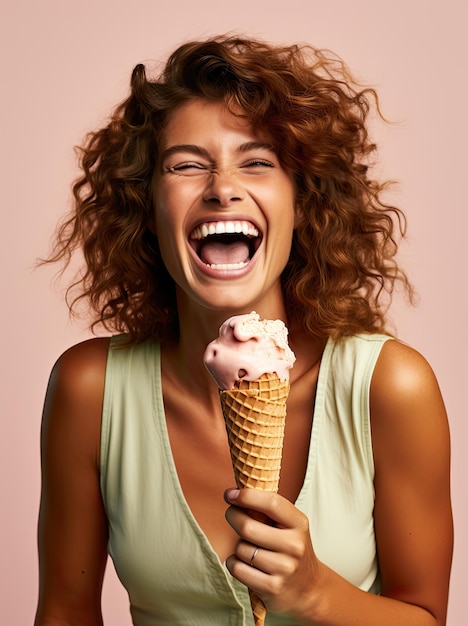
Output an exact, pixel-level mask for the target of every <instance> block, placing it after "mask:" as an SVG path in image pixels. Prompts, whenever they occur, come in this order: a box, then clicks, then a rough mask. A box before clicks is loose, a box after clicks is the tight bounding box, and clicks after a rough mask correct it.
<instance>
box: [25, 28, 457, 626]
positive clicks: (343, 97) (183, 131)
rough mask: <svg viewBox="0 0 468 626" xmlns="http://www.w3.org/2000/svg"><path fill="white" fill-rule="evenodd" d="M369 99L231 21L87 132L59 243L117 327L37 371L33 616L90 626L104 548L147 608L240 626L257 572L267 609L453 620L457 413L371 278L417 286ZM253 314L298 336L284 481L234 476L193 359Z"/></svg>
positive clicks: (338, 67) (383, 619) (156, 613)
mask: <svg viewBox="0 0 468 626" xmlns="http://www.w3.org/2000/svg"><path fill="white" fill-rule="evenodd" d="M372 100H376V95H375V93H374V92H373V91H372V90H362V89H361V90H360V89H359V88H358V87H357V86H356V85H354V83H353V82H352V79H351V76H350V75H349V73H348V71H347V69H346V67H345V66H343V64H341V62H339V61H338V60H337V59H336V58H334V57H331V56H330V55H329V56H327V55H325V54H324V53H322V52H320V51H314V50H312V49H309V48H299V47H296V46H290V47H279V46H271V45H267V44H266V43H262V42H259V41H251V40H242V39H237V38H226V37H220V38H214V39H211V40H208V41H202V42H194V43H189V44H186V45H183V46H181V47H180V48H179V49H178V50H176V51H175V53H174V54H173V55H172V56H171V58H170V59H169V61H168V63H167V65H166V67H165V70H164V72H163V74H162V75H161V77H159V79H158V80H155V81H148V80H147V78H146V76H145V71H144V68H143V66H141V65H139V66H137V67H136V68H135V70H134V72H133V76H132V91H131V95H130V97H129V98H128V99H127V100H126V101H125V102H124V103H123V104H122V105H121V106H119V107H118V108H117V109H116V112H115V114H114V115H113V117H112V119H111V120H110V122H109V124H108V125H107V126H106V127H105V128H103V129H101V130H99V131H97V132H95V133H93V134H91V135H90V136H89V138H88V139H87V142H86V144H85V146H84V147H83V149H82V159H81V165H82V170H83V175H82V177H81V178H80V180H78V182H77V183H76V184H75V187H74V196H75V200H76V202H75V211H74V214H73V215H72V216H71V217H70V219H69V220H68V222H67V223H65V225H64V226H63V227H62V229H61V230H60V231H59V235H58V243H57V248H56V251H55V254H54V255H53V258H52V260H59V259H63V258H65V259H67V258H69V257H70V255H71V253H72V252H73V250H75V249H76V248H77V247H80V248H81V249H82V251H83V254H84V259H85V263H86V266H85V273H84V276H83V278H82V280H81V281H80V287H81V295H79V296H78V297H86V298H88V301H89V303H90V304H91V306H92V307H93V309H94V310H95V311H96V322H101V323H103V324H104V325H105V326H106V328H108V329H109V330H111V331H117V332H118V333H122V334H121V335H120V336H117V337H114V338H113V339H109V338H96V339H92V340H90V341H87V342H84V343H82V344H79V345H77V346H74V347H73V348H71V349H70V350H68V351H67V352H66V353H65V354H64V355H62V357H61V358H60V359H59V361H58V362H57V364H56V366H55V367H54V370H53V372H52V375H51V380H50V384H49V389H48V393H47V398H46V403H45V409H44V417H43V435H42V446H43V448H42V461H43V489H42V499H41V510H40V520H39V554H40V571H41V576H40V579H41V584H40V597H39V604H38V610H37V616H36V626H46V625H47V626H55V625H58V624H60V625H63V624H67V625H68V624H70V625H71V624H86V625H90V626H94V625H97V624H102V617H101V609H100V592H101V585H102V579H103V576H104V568H105V563H106V558H107V552H108V550H109V552H110V554H111V556H112V558H113V559H114V563H115V565H116V569H117V572H118V574H119V576H120V578H121V580H122V582H123V584H124V585H125V587H126V588H127V590H128V592H129V597H130V604H131V612H132V617H133V620H134V623H135V624H136V625H138V626H142V625H144V626H146V625H149V624H200V625H202V624H203V626H207V625H210V624H213V625H215V624H236V625H241V624H251V623H252V616H251V613H250V606H249V599H248V594H247V586H248V587H250V588H251V589H252V590H254V591H255V592H256V593H257V594H258V595H259V596H260V597H261V598H262V600H263V602H264V603H265V605H266V607H267V609H268V617H267V622H266V623H267V625H269V626H270V625H275V624H304V625H307V624H314V625H322V624H323V625H325V624H326V625H336V626H347V625H352V624H358V623H359V624H360V625H363V626H365V625H366V624H369V625H372V626H375V625H376V624H378V625H379V626H386V625H387V624H388V625H392V626H394V625H395V624H412V625H415V626H416V625H417V626H435V625H439V626H440V625H442V624H444V623H445V615H446V608H447V595H448V581H449V572H450V562H451V551H452V520H451V509H450V497H449V436H448V427H447V419H446V415H445V410H444V406H443V401H442V399H441V396H440V392H439V389H438V385H437V382H436V380H435V377H434V375H433V373H432V371H431V369H430V367H429V366H428V364H427V363H426V361H425V360H424V359H423V357H422V356H420V355H419V354H418V353H416V352H415V351H414V350H412V349H411V348H410V347H408V346H407V345H405V344H403V343H400V342H399V341H397V340H396V339H393V338H392V337H390V335H389V334H387V332H386V326H385V304H386V303H385V298H384V297H383V296H384V294H391V292H392V289H393V286H394V284H395V282H396V281H401V282H402V283H403V284H404V286H405V288H406V289H407V290H408V292H409V293H410V294H411V287H410V285H409V283H408V281H407V279H406V277H405V275H404V273H403V272H402V271H401V270H400V269H399V268H398V265H397V264H396V262H395V259H394V257H395V253H396V235H397V232H398V228H397V226H399V229H400V231H402V230H403V223H404V218H403V215H402V213H401V212H400V211H399V210H398V209H396V208H394V207H391V206H388V205H386V204H385V203H384V201H383V199H382V192H383V190H384V184H380V183H378V182H375V181H373V180H371V179H369V178H368V175H367V174H368V164H369V160H370V157H371V155H372V154H373V152H374V150H375V146H374V144H372V142H371V141H370V140H369V137H368V134H367V130H366V119H367V115H368V112H369V108H370V104H371V102H372ZM395 218H397V219H395ZM252 310H255V311H257V312H258V313H259V314H260V316H261V317H263V318H273V319H276V318H278V319H282V320H283V321H284V322H285V323H287V325H288V327H289V336H290V344H291V347H292V349H293V350H294V352H295V354H296V364H295V366H294V368H293V370H292V374H291V392H290V396H289V399H288V415H287V425H286V433H285V443H284V450H283V460H282V469H281V480H280V488H279V493H278V494H269V493H264V492H261V491H258V490H252V489H243V490H240V491H239V490H237V489H234V488H232V485H233V484H234V479H233V472H232V468H231V462H230V456H229V450H228V446H227V440H226V434H225V427H224V422H223V418H222V414H221V409H220V404H219V397H218V390H217V388H216V385H215V383H214V382H213V381H212V380H211V378H210V376H209V374H208V373H207V371H206V369H205V368H204V366H203V362H202V357H203V352H204V350H205V347H206V345H207V343H208V342H209V341H211V340H212V339H213V338H214V337H215V336H216V335H217V331H218V328H219V326H220V325H221V323H222V322H223V321H224V320H225V319H226V318H227V317H229V316H231V315H234V314H238V313H248V312H250V311H252ZM223 493H224V494H225V495H224V498H225V500H226V502H227V505H226V502H225V501H224V499H223ZM226 508H227V510H226ZM259 514H261V515H259Z"/></svg>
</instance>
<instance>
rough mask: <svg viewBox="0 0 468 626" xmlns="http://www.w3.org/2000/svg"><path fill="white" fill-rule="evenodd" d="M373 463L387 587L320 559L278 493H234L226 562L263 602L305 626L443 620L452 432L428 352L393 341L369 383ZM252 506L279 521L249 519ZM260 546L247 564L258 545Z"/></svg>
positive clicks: (414, 624) (434, 623) (420, 625)
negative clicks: (235, 539)
mask: <svg viewBox="0 0 468 626" xmlns="http://www.w3.org/2000/svg"><path fill="white" fill-rule="evenodd" d="M371 420H372V432H373V444H374V456H375V465H376V477H375V488H376V503H375V532H376V538H377V549H378V555H379V565H380V570H381V576H382V595H381V596H376V595H373V594H369V593H366V592H364V591H361V590H360V589H358V588H357V587H355V586H353V585H352V584H351V583H349V582H347V581H346V580H345V579H343V578H342V577H341V576H339V575H338V574H337V573H336V572H334V571H332V570H331V569H330V568H328V567H327V566H326V565H324V564H323V563H321V562H320V561H318V559H317V558H316V556H315V554H314V550H313V545H312V543H313V537H312V542H311V539H310V532H309V526H308V520H307V518H306V517H305V516H304V515H303V514H302V513H301V512H300V511H299V510H297V509H296V508H295V507H294V506H293V505H292V504H291V503H290V502H289V501H287V500H286V499H285V498H282V497H281V496H279V495H277V494H270V493H265V492H259V491H256V490H251V489H245V490H241V491H240V493H239V495H237V497H236V498H235V499H234V500H233V498H232V496H233V495H234V496H235V495H236V493H237V492H236V491H234V492H232V493H230V495H231V497H230V500H229V501H230V502H231V503H232V504H233V505H235V506H233V507H231V508H230V509H228V511H227V514H226V516H227V519H228V521H229V522H230V524H231V525H232V526H233V528H234V529H235V530H236V531H237V533H238V534H239V535H240V537H241V539H242V541H240V542H239V544H238V547H237V550H236V555H235V556H233V557H229V559H228V561H227V565H228V568H229V569H230V571H231V572H232V573H233V575H235V576H236V578H238V579H239V580H241V582H244V583H245V584H247V585H248V586H249V587H251V588H253V589H254V591H256V592H257V593H258V594H259V595H260V596H261V597H262V599H263V600H264V601H265V604H266V605H267V607H268V608H269V609H270V610H272V611H275V612H279V613H289V614H291V615H292V616H293V617H294V618H295V619H296V620H297V621H298V623H300V624H303V625H304V626H307V625H313V626H319V625H320V626H358V625H359V626H377V625H378V626H395V625H396V624H399V625H400V624H401V626H443V625H444V624H445V620H446V611H447V596H448V581H449V575H450V565H451V555H452V541H453V535H452V516H451V507H450V486H449V461H450V459H449V435H448V426H447V419H446V414H445V409H444V405H443V402H442V399H441V396H440V391H439V388H438V385H437V381H436V380H435V377H434V375H433V373H432V371H431V369H430V367H429V366H428V365H427V363H426V361H425V360H424V359H423V358H422V357H421V356H420V355H419V354H418V353H416V352H415V351H414V350H412V349H411V348H408V347H407V346H404V345H402V344H400V343H398V342H396V341H391V342H388V343H387V344H386V345H385V346H384V348H383V350H382V354H381V356H380V358H379V361H378V364H377V366H376V369H375V372H374V376H373V380H372V387H371ZM248 509H253V510H257V511H260V512H262V513H264V514H266V515H267V516H268V517H270V518H271V519H273V520H274V521H275V522H276V524H275V527H271V526H265V524H262V523H261V522H259V521H257V520H254V519H252V518H251V517H250V516H249V514H248V512H247V510H248ZM253 546H261V547H262V548H264V550H262V551H261V552H259V553H258V555H259V556H257V557H256V567H255V568H252V567H250V566H249V559H250V558H251V557H252V547H253Z"/></svg>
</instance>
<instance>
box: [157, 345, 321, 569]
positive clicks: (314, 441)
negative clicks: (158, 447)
mask: <svg viewBox="0 0 468 626" xmlns="http://www.w3.org/2000/svg"><path fill="white" fill-rule="evenodd" d="M332 347H333V340H332V338H331V337H329V338H328V340H327V343H326V344H325V348H324V350H323V353H322V357H321V360H320V365H319V371H318V376H317V388H316V392H315V402H314V410H313V419H312V430H311V435H310V443H309V452H308V456H307V466H306V471H305V476H304V482H303V484H302V487H301V489H300V491H299V494H298V496H297V498H296V500H295V502H294V505H295V506H297V507H298V508H300V505H301V503H302V502H303V501H304V500H305V498H306V496H307V491H308V488H309V486H310V483H311V481H312V476H313V472H314V468H315V459H316V450H317V446H318V438H319V431H320V422H321V419H322V415H323V405H324V401H325V391H326V385H327V379H328V371H329V362H330V355H331V351H332ZM157 348H158V349H157V353H156V358H155V363H154V365H155V380H156V381H157V382H158V383H159V384H157V385H156V387H155V403H156V406H157V409H158V410H157V419H158V421H159V426H160V429H161V434H162V436H163V438H164V446H163V448H164V450H165V451H166V459H167V461H168V467H169V470H170V474H171V478H172V482H173V485H174V491H175V493H176V494H177V498H178V500H179V503H180V506H181V509H182V510H183V511H184V513H185V518H186V519H187V521H188V523H189V524H190V526H191V527H192V529H193V530H194V532H195V534H196V535H198V537H199V538H200V540H201V541H202V543H203V545H204V546H205V552H206V553H207V555H209V556H210V557H211V559H213V557H215V562H216V563H217V564H218V566H222V563H221V559H220V558H219V555H218V553H217V552H216V550H215V549H214V548H213V546H212V544H211V542H210V541H209V539H208V536H207V535H206V533H205V532H204V530H203V529H202V527H201V525H200V524H199V523H198V520H197V519H196V517H195V515H194V514H193V512H192V509H191V508H190V505H189V503H188V501H187V499H186V497H185V494H184V491H183V489H182V485H181V482H180V479H179V474H178V472H177V466H176V463H175V459H174V455H173V453H172V446H171V440H170V437H169V430H168V426H167V420H166V411H165V406H164V397H163V386H162V367H161V361H162V359H161V345H160V344H158V346H157ZM224 569H225V568H224V567H223V570H224Z"/></svg>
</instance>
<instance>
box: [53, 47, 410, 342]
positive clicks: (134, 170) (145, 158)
mask: <svg viewBox="0 0 468 626" xmlns="http://www.w3.org/2000/svg"><path fill="white" fill-rule="evenodd" d="M194 98H204V99H208V100H211V101H221V102H224V103H225V104H226V105H227V106H228V107H229V108H230V109H231V110H233V111H238V110H239V107H240V109H241V110H242V112H243V115H245V116H246V117H247V118H248V119H249V120H250V122H251V123H252V125H253V126H254V127H255V128H257V129H259V130H260V131H262V132H263V133H264V134H265V135H266V136H267V137H268V139H269V141H271V142H272V144H273V146H274V148H275V149H276V151H277V154H278V157H279V159H280V161H281V163H282V165H283V166H284V167H285V168H286V169H287V170H288V171H289V172H290V173H291V174H292V175H293V176H294V178H295V180H296V186H297V201H298V204H299V206H300V207H301V208H302V212H303V216H304V217H303V220H302V223H301V224H300V225H299V226H298V228H297V230H296V231H295V233H294V238H293V243H292V249H291V253H290V258H289V261H288V264H287V266H286V268H285V270H284V272H283V275H282V285H283V293H284V297H285V303H286V308H287V312H288V316H289V318H290V323H296V324H299V325H300V326H301V327H302V328H303V329H305V330H306V331H307V332H309V333H312V334H314V335H316V336H320V337H325V336H328V335H333V336H334V337H340V336H344V335H349V334H353V333H356V332H363V331H364V332H374V331H384V329H385V313H386V308H387V306H388V302H389V297H384V296H385V295H387V296H390V295H391V293H392V291H393V289H394V286H395V283H396V282H397V281H401V282H402V283H403V285H404V288H405V289H406V291H407V292H408V293H409V294H410V296H411V294H412V288H411V285H410V284H409V282H408V279H407V277H406V275H405V273H404V272H403V271H402V270H401V269H400V268H399V266H398V264H397V263H396V261H395V254H396V251H397V239H399V238H400V237H401V236H404V230H405V218H404V215H403V213H402V212H401V210H400V209H398V208H396V207H394V206H390V205H388V204H385V203H384V202H383V200H382V192H383V191H384V189H385V187H386V185H385V183H380V182H377V181H375V180H370V179H369V178H368V169H369V166H370V164H371V163H370V157H371V156H372V155H373V153H374V152H375V150H376V146H375V144H374V143H373V142H372V141H371V140H370V138H369V134H368V130H367V126H366V124H367V120H368V116H369V113H370V111H371V108H372V105H373V106H375V108H376V110H377V112H379V103H378V97H377V94H376V93H375V91H374V90H373V89H370V88H361V87H360V86H359V85H358V84H356V82H355V81H354V80H353V78H352V76H351V74H350V72H349V70H348V69H347V67H346V66H345V65H344V63H343V62H342V61H341V60H340V59H339V58H338V57H336V56H335V55H333V54H332V53H331V52H329V51H324V50H317V49H314V48H312V47H310V46H298V45H291V46H279V45H271V44H268V43H266V42H262V41H257V40H252V39H243V38H239V37H229V36H222V37H215V38H210V39H208V40H205V41H196V42H191V43H186V44H184V45H182V46H181V47H179V48H178V49H177V50H176V51H175V52H174V53H173V54H172V55H171V56H170V58H169V59H168V61H167V64H166V66H165V68H164V70H163V71H162V74H161V75H160V76H159V77H158V78H157V79H156V80H148V79H147V76H146V72H145V67H144V66H143V65H141V64H140V65H137V66H136V67H135V69H134V70H133V73H132V78H131V93H130V96H129V97H128V98H127V99H126V100H125V101H124V102H123V103H121V104H120V105H119V106H118V107H117V109H116V110H115V112H114V114H113V115H112V117H111V119H110V121H109V123H108V125H107V126H106V127H104V128H102V129H100V130H98V131H96V132H93V133H90V134H89V135H88V136H87V138H86V140H85V142H84V144H83V146H82V147H81V148H80V149H79V154H80V165H81V169H82V176H81V177H80V178H79V179H78V180H77V181H76V183H75V184H74V186H73V194H74V199H75V203H74V211H73V214H72V215H71V216H68V218H67V219H66V220H65V222H64V223H63V224H62V226H61V227H60V229H59V230H58V234H57V240H56V245H55V249H54V251H53V253H52V255H51V256H50V258H49V259H48V260H49V261H57V260H65V263H66V264H67V263H68V262H69V260H70V258H71V255H72V253H73V252H74V251H75V250H76V249H77V248H81V249H82V251H83V254H84V260H85V269H84V272H83V275H82V276H81V277H80V279H79V280H77V281H76V282H74V284H73V285H72V286H71V287H70V289H74V288H76V287H79V288H80V291H79V294H78V295H77V296H76V297H75V298H74V299H73V300H72V301H71V302H70V303H69V304H70V308H71V310H74V307H75V305H76V303H77V302H78V301H79V300H80V299H82V298H87V299H88V301H89V303H90V304H91V308H92V309H93V310H94V311H95V313H96V317H95V319H94V324H93V326H94V325H96V324H98V323H102V324H103V325H104V326H105V327H106V328H107V329H108V330H112V331H118V332H125V333H128V334H129V335H130V338H131V340H132V341H141V340H143V339H145V338H147V337H156V338H157V339H159V340H161V339H164V338H166V337H168V336H169V335H170V334H172V333H174V332H176V331H177V310H176V299H175V284H174V281H173V280H172V278H171V277H170V276H169V274H168V272H167V270H166V268H165V266H164V263H163V261H162V259H161V255H160V252H159V246H158V241H157V238H156V236H155V235H154V234H153V233H152V231H151V230H150V228H149V224H150V223H151V219H152V212H153V207H152V199H151V198H152V194H151V183H152V175H153V171H154V168H155V160H156V155H157V153H158V142H159V140H160V137H161V133H162V132H163V130H164V127H165V124H166V122H167V120H168V116H170V115H171V113H173V111H174V110H175V109H176V108H177V107H178V106H180V105H181V104H183V103H185V102H187V101H189V100H192V99H194ZM379 114H380V113H379ZM69 293H70V292H68V295H69Z"/></svg>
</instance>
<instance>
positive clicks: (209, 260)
mask: <svg viewBox="0 0 468 626" xmlns="http://www.w3.org/2000/svg"><path fill="white" fill-rule="evenodd" d="M153 202H154V209H155V225H156V233H157V236H158V241H159V246H160V250H161V254H162V257H163V260H164V263H165V265H166V267H167V269H168V271H169V273H170V274H171V276H172V277H173V279H174V280H175V282H176V284H177V288H178V298H179V306H184V305H185V306H190V305H191V303H194V302H195V303H198V304H200V305H202V306H203V307H207V308H209V309H212V310H218V311H241V310H249V311H250V310H252V309H253V308H256V310H258V311H259V312H260V311H262V310H263V311H265V312H270V314H273V313H274V310H275V309H278V307H281V306H282V305H281V302H282V297H281V287H280V275H281V272H282V270H283V269H284V267H285V264H286V262H287V260H288V257H289V252H290V248H291V238H292V233H293V229H294V225H295V187H294V183H293V180H292V177H291V176H290V175H289V174H288V173H287V172H286V171H285V170H284V169H283V167H282V166H281V164H280V162H279V159H278V157H277V155H276V153H275V151H274V150H273V148H272V146H271V145H270V144H269V143H268V141H267V140H266V138H265V137H264V136H263V135H262V134H261V133H259V132H257V131H255V129H254V128H252V126H251V125H250V123H249V122H248V121H247V120H246V119H245V118H244V117H240V116H235V115H233V114H232V113H230V112H229V111H227V110H226V108H225V107H224V105H223V104H222V103H217V102H216V103H214V102H209V101H205V100H201V99H200V100H193V101H190V102H188V103H186V104H184V105H182V106H181V107H180V108H178V109H177V110H176V111H175V112H174V113H173V114H172V116H171V117H170V118H169V121H168V123H167V126H166V128H165V130H164V132H163V135H162V138H161V142H160V148H159V154H158V161H157V166H156V171H155V174H154V181H153Z"/></svg>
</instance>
